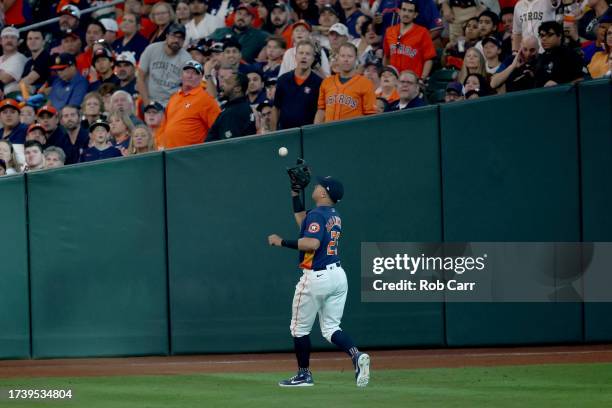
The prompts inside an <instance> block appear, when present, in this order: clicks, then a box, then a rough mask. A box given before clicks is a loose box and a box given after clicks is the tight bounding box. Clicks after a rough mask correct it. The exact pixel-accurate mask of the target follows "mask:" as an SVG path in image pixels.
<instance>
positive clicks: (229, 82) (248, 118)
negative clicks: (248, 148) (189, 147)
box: [206, 71, 257, 142]
mask: <svg viewBox="0 0 612 408" xmlns="http://www.w3.org/2000/svg"><path fill="white" fill-rule="evenodd" d="M248 86H249V79H248V78H247V76H246V75H244V74H243V73H241V72H236V71H233V72H231V73H230V74H229V75H227V76H224V77H221V91H222V92H223V97H224V98H225V99H226V100H227V103H226V104H225V107H224V109H223V111H222V112H221V114H219V116H218V117H217V119H216V120H215V123H213V125H212V127H211V129H210V131H209V132H208V138H206V141H207V142H212V141H215V140H222V139H229V138H233V137H240V136H247V135H254V134H255V133H257V128H256V126H255V114H254V113H253V110H252V109H251V106H250V105H249V102H248V101H247V99H246V96H245V94H246V91H247V88H248Z"/></svg>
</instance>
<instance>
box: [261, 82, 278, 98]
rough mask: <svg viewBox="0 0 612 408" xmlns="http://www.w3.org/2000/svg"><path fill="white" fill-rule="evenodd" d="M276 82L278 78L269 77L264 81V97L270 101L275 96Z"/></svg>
mask: <svg viewBox="0 0 612 408" xmlns="http://www.w3.org/2000/svg"><path fill="white" fill-rule="evenodd" d="M277 83H278V78H270V79H266V80H265V81H264V86H265V87H266V99H269V100H271V101H273V100H274V97H275V96H276V84H277Z"/></svg>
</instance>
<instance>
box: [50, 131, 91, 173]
mask: <svg viewBox="0 0 612 408" xmlns="http://www.w3.org/2000/svg"><path fill="white" fill-rule="evenodd" d="M64 135H65V137H62V138H61V139H60V140H58V141H57V142H56V144H55V146H57V147H59V148H61V149H62V150H63V151H64V154H65V155H66V162H65V163H64V164H75V163H78V162H80V161H81V155H82V154H83V152H84V151H85V150H87V148H88V145H89V131H88V130H87V129H84V128H83V127H79V133H77V137H76V140H75V141H74V144H72V141H71V140H70V136H69V135H68V133H67V132H66V133H64Z"/></svg>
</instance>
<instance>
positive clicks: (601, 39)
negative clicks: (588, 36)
mask: <svg viewBox="0 0 612 408" xmlns="http://www.w3.org/2000/svg"><path fill="white" fill-rule="evenodd" d="M611 26H612V14H611V15H610V16H609V17H608V16H602V18H601V19H600V20H599V24H598V25H597V30H596V31H595V33H596V38H595V41H589V42H587V43H583V44H582V47H581V48H582V54H583V55H584V63H585V65H589V64H590V63H591V59H592V58H593V55H595V53H597V52H599V51H605V44H606V32H607V31H608V27H611Z"/></svg>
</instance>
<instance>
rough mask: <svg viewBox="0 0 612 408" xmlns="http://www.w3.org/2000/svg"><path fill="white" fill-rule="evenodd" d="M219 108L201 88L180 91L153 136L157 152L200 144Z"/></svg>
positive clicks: (218, 112)
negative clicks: (158, 150)
mask: <svg viewBox="0 0 612 408" xmlns="http://www.w3.org/2000/svg"><path fill="white" fill-rule="evenodd" d="M220 113H221V109H220V108H219V105H218V104H217V101H216V100H215V99H214V98H213V97H212V96H210V95H209V94H208V93H207V92H206V91H205V90H204V88H202V87H201V86H198V87H197V88H194V89H192V90H190V91H189V92H186V93H185V92H183V91H182V90H179V91H178V92H177V93H175V94H174V95H172V96H171V97H170V100H169V101H168V106H167V107H166V116H165V117H164V120H163V121H162V123H161V125H160V127H159V130H158V131H157V133H156V137H155V142H156V144H157V148H158V149H169V148H172V147H181V146H189V145H193V144H198V143H203V142H204V141H205V140H206V136H208V130H209V129H210V127H211V126H212V125H213V123H214V122H215V120H216V119H217V116H219V114H220Z"/></svg>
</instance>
